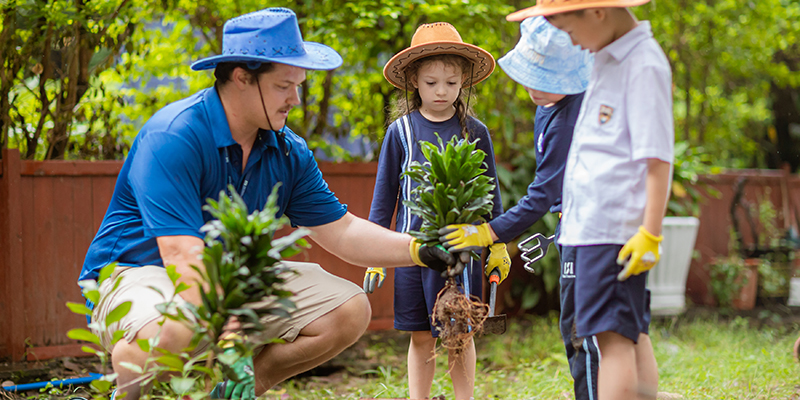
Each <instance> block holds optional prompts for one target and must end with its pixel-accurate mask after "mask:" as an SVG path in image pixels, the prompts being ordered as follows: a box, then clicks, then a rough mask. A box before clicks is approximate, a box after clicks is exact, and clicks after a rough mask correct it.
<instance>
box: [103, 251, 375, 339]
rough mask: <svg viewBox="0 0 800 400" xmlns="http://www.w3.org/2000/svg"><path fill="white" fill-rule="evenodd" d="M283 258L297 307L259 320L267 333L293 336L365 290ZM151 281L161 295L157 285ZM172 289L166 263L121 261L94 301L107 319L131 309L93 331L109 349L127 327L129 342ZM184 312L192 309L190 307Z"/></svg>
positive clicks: (154, 315)
mask: <svg viewBox="0 0 800 400" xmlns="http://www.w3.org/2000/svg"><path fill="white" fill-rule="evenodd" d="M284 264H285V265H286V266H288V267H289V268H291V269H292V270H294V271H296V272H297V274H287V280H286V284H285V286H284V287H285V289H286V290H289V291H291V292H293V293H294V294H293V295H292V296H291V297H290V300H292V301H293V302H294V304H295V305H296V306H297V309H295V310H293V311H291V312H290V314H291V317H289V318H283V317H279V316H267V317H264V318H263V319H262V320H261V321H262V323H264V325H266V327H267V329H266V331H265V332H264V336H265V337H268V338H280V339H283V340H286V341H287V342H292V341H294V340H295V339H296V338H297V336H298V335H299V334H300V331H301V330H303V328H305V327H306V326H307V325H308V324H310V323H311V322H313V321H315V320H317V319H319V318H320V317H322V316H323V315H325V314H327V313H329V312H331V311H333V310H334V309H336V308H338V307H339V306H341V305H342V304H344V303H345V302H346V301H347V300H350V299H351V298H353V297H354V296H355V295H357V294H359V293H364V292H363V290H362V289H361V288H360V287H359V286H357V285H355V284H354V283H352V282H350V281H348V280H346V279H343V278H340V277H338V276H335V275H332V274H330V273H328V272H326V271H325V270H323V269H322V268H321V267H320V266H319V264H313V263H303V262H294V261H284ZM117 277H121V282H120V285H119V287H118V288H117V290H115V291H113V292H112V293H109V292H111V289H112V288H113V283H114V281H115V279H116V278H117ZM153 287H155V288H157V289H158V290H159V291H160V292H161V293H162V294H163V296H162V294H159V293H158V292H156V291H154V290H153V289H152V288H153ZM174 293H175V289H174V287H173V285H172V281H170V279H169V276H167V272H166V270H165V269H164V268H163V267H159V266H152V265H150V266H144V267H117V268H116V269H114V273H113V274H112V275H111V278H110V279H107V280H106V281H104V282H103V284H102V285H101V286H100V301H99V303H98V304H97V306H95V316H96V317H97V318H99V319H101V320H103V319H105V317H106V316H107V315H108V313H109V312H111V310H113V309H114V308H116V307H117V306H118V305H120V304H122V303H124V302H126V301H130V302H131V310H130V311H129V312H128V314H127V315H126V316H125V317H123V318H122V319H121V320H120V321H119V322H115V323H113V324H111V326H109V327H108V329H106V331H104V332H98V331H94V333H95V334H96V335H98V336H99V337H100V343H101V344H102V345H103V347H105V348H106V349H107V350H109V351H110V350H111V348H112V347H113V346H111V335H112V333H113V332H114V331H116V330H120V329H124V330H126V331H127V332H126V333H125V336H124V338H125V340H127V341H128V342H129V343H130V342H132V341H133V340H134V339H135V338H136V334H137V333H138V332H139V331H140V330H141V329H142V328H143V327H144V326H145V325H147V324H149V323H150V322H153V321H156V320H159V319H160V318H162V315H161V313H160V312H159V311H158V309H157V308H156V306H157V305H159V304H162V303H164V302H166V301H167V300H169V299H171V298H172V297H173V296H174ZM174 297H175V303H176V306H178V307H181V306H182V305H184V304H186V301H184V300H183V299H182V298H181V297H180V295H178V296H174ZM264 305H265V306H269V305H270V304H268V303H265V304H264ZM186 314H187V315H191V314H190V313H188V312H187V313H186ZM93 330H94V329H93ZM198 350H199V349H198Z"/></svg>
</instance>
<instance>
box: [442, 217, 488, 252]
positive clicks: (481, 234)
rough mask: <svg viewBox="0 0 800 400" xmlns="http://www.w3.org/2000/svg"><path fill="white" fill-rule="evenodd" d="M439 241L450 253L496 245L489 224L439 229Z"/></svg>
mask: <svg viewBox="0 0 800 400" xmlns="http://www.w3.org/2000/svg"><path fill="white" fill-rule="evenodd" d="M439 241H440V242H442V245H443V246H444V247H445V248H446V249H447V250H450V251H453V250H472V251H479V250H480V249H482V248H484V247H486V246H489V245H491V244H492V243H494V241H493V240H492V231H491V228H490V227H489V224H487V223H483V224H480V225H472V224H457V225H447V226H445V227H444V228H442V229H439Z"/></svg>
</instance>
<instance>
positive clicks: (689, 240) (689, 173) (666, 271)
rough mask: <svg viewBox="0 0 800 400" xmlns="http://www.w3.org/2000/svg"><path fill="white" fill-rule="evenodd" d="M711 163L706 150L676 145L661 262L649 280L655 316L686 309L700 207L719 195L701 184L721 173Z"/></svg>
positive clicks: (687, 144) (653, 270)
mask: <svg viewBox="0 0 800 400" xmlns="http://www.w3.org/2000/svg"><path fill="white" fill-rule="evenodd" d="M710 161H711V160H710V158H709V156H708V155H707V154H704V151H703V149H702V148H699V147H690V146H689V143H688V142H685V141H681V142H677V143H675V165H674V172H673V178H672V191H671V192H672V193H671V196H670V200H669V203H668V204H667V217H665V218H664V222H663V225H662V226H663V228H662V231H661V232H662V235H663V236H664V240H663V241H662V242H661V246H662V254H661V260H660V261H659V263H658V265H657V266H656V267H655V268H653V269H652V270H651V271H650V273H649V275H648V278H647V286H648V288H649V289H650V310H651V312H652V313H653V314H654V315H675V314H678V313H680V312H682V311H683V310H684V308H685V307H686V278H687V277H688V275H689V266H690V264H691V262H692V255H693V253H694V244H695V239H696V238H697V229H698V228H699V226H700V220H699V219H698V218H697V216H698V215H699V214H700V204H701V202H702V201H703V199H704V192H705V193H708V194H709V195H712V196H716V195H717V193H716V192H715V191H712V190H710V189H709V188H708V187H704V186H703V185H702V183H701V182H699V178H700V176H701V175H706V174H713V173H717V172H718V170H719V169H718V168H715V167H710V166H709V163H710Z"/></svg>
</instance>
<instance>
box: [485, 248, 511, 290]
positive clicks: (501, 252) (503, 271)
mask: <svg viewBox="0 0 800 400" xmlns="http://www.w3.org/2000/svg"><path fill="white" fill-rule="evenodd" d="M495 268H497V269H498V270H500V282H497V284H498V285H499V284H501V283H503V281H504V280H505V279H506V277H508V270H510V269H511V257H509V256H508V250H507V249H506V244H505V243H495V244H493V245H491V246H489V258H488V259H486V268H484V270H483V272H484V273H485V274H486V276H489V275H491V274H492V271H493V270H494V269H495Z"/></svg>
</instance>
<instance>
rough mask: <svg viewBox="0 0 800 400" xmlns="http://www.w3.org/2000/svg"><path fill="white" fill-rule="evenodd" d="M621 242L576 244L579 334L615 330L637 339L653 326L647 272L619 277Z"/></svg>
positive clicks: (593, 333)
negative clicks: (619, 279) (618, 261)
mask: <svg viewBox="0 0 800 400" xmlns="http://www.w3.org/2000/svg"><path fill="white" fill-rule="evenodd" d="M620 249H622V246H621V245H597V246H576V247H574V250H575V291H574V293H575V295H574V296H575V326H576V330H577V335H578V337H581V338H585V337H589V336H593V335H596V334H598V333H602V332H607V331H612V332H616V333H618V334H620V335H622V336H625V337H626V338H628V339H631V340H632V341H633V342H634V343H636V341H637V340H638V339H639V334H640V333H644V334H647V333H648V332H649V326H650V294H649V291H648V290H647V288H646V287H645V285H646V283H647V272H645V273H643V274H640V275H636V276H631V277H630V278H628V279H627V280H625V281H622V282H620V281H618V280H617V274H619V272H620V271H622V266H621V265H617V254H619V251H620Z"/></svg>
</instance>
